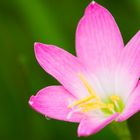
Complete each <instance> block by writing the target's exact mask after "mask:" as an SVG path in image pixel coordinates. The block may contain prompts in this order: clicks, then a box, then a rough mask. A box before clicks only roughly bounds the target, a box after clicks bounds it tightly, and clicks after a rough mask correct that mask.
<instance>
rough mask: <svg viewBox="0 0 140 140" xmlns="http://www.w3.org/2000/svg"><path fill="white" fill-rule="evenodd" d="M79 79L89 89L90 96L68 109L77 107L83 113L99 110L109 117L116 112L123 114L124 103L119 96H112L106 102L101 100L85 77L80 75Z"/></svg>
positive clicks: (74, 103) (72, 104)
mask: <svg viewBox="0 0 140 140" xmlns="http://www.w3.org/2000/svg"><path fill="white" fill-rule="evenodd" d="M79 78H80V80H81V81H82V83H83V85H84V86H85V88H86V89H87V91H88V93H89V96H87V97H85V98H82V99H79V100H77V101H75V102H73V103H71V104H70V105H69V106H68V108H73V107H76V108H77V109H78V110H80V111H81V112H83V113H85V112H90V111H93V110H97V109H98V110H101V111H102V112H103V113H105V114H108V115H110V114H114V113H115V112H122V110H123V108H124V103H123V101H122V99H121V98H120V97H119V96H118V95H111V96H110V97H108V98H106V99H105V100H101V98H100V97H99V96H98V95H97V94H96V93H95V92H94V90H93V88H92V86H91V85H90V84H89V83H88V81H87V80H86V79H85V78H84V76H83V75H81V74H79Z"/></svg>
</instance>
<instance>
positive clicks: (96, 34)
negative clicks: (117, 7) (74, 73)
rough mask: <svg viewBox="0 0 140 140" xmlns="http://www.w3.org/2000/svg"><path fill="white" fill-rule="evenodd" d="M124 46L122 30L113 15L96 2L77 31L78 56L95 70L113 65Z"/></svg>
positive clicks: (91, 5) (83, 18) (89, 7)
mask: <svg viewBox="0 0 140 140" xmlns="http://www.w3.org/2000/svg"><path fill="white" fill-rule="evenodd" d="M123 47H124V45H123V41H122V37H121V34H120V31H119V29H118V27H117V24H116V22H115V20H114V18H113V17H112V15H111V14H110V13H109V11H107V9H105V8H103V7H102V6H100V5H99V4H97V3H96V2H92V3H90V4H89V6H88V7H87V8H86V10H85V14H84V16H83V17H82V19H81V20H80V22H79V24H78V27H77V31H76V49H77V55H78V57H79V58H80V59H81V60H82V61H83V62H84V63H85V64H87V65H88V66H89V67H92V68H93V70H94V71H95V70H97V71H98V69H100V68H101V67H109V68H110V67H112V65H113V66H114V65H116V63H114V61H115V60H116V57H117V55H118V54H119V52H120V50H121V49H122V48H123Z"/></svg>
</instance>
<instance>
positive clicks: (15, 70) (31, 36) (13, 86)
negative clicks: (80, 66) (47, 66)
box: [0, 0, 140, 140]
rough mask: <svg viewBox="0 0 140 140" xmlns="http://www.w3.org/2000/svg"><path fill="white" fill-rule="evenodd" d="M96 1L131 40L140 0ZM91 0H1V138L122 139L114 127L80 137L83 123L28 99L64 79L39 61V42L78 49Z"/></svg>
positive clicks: (133, 124)
mask: <svg viewBox="0 0 140 140" xmlns="http://www.w3.org/2000/svg"><path fill="white" fill-rule="evenodd" d="M96 1H97V2H99V3H100V4H102V5H103V6H105V7H106V8H107V9H109V10H110V12H111V13H112V14H113V16H114V17H115V19H116V21H117V23H118V25H119V27H120V29H121V32H122V35H123V38H124V41H125V43H126V42H127V41H128V40H129V39H130V38H131V37H132V36H133V35H134V34H135V33H136V32H137V31H138V30H139V28H140V1H139V0H133V1H132V0H96ZM89 2H90V0H69V1H66V0H59V1H57V0H4V1H2V0H1V1H0V89H1V93H0V96H1V98H0V99H1V101H0V107H1V111H0V112H1V113H0V138H1V139H3V140H32V139H33V140H57V139H60V140H84V139H87V140H92V139H94V140H104V139H106V140H112V139H113V140H118V138H117V137H116V136H115V134H113V132H112V131H111V130H110V129H109V127H106V128H105V129H103V130H102V131H101V132H99V133H98V134H96V135H93V136H91V137H88V138H77V135H76V129H77V126H78V125H77V124H73V123H66V122H61V121H56V120H51V121H47V119H45V117H43V116H41V115H40V114H38V113H36V112H35V111H33V110H32V109H31V108H30V107H29V105H28V99H29V97H30V96H31V95H32V94H35V93H36V92H37V91H38V90H39V89H41V88H43V87H45V86H48V85H53V84H58V83H57V81H55V79H53V78H52V77H51V76H49V75H47V74H46V73H45V72H44V71H43V70H42V69H41V68H40V66H39V65H38V63H37V62H36V60H35V57H34V50H33V44H34V42H36V41H37V42H43V43H51V44H57V45H58V46H61V47H63V48H64V49H65V50H67V51H69V52H71V53H73V54H74V53H75V50H74V49H75V48H74V44H75V29H76V26H77V23H78V21H79V19H80V17H81V16H82V14H83V11H84V9H85V7H86V6H87V4H88V3H89ZM139 120H140V119H139V114H137V115H136V116H134V117H133V118H131V119H129V121H128V122H129V127H130V130H131V132H132V135H133V137H134V140H139V139H140V134H139V132H138V131H139V130H140V123H139V122H140V121H139ZM135 131H137V133H135ZM136 134H137V135H136Z"/></svg>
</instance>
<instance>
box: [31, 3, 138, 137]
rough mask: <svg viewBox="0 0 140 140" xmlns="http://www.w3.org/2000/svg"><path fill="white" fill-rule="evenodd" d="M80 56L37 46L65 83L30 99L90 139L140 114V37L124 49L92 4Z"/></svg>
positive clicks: (83, 24) (106, 16)
mask: <svg viewBox="0 0 140 140" xmlns="http://www.w3.org/2000/svg"><path fill="white" fill-rule="evenodd" d="M76 54H77V57H75V56H73V55H71V54H70V53H68V52H66V51H65V50H63V49H61V48H58V47H56V46H54V45H45V44H42V43H35V55H36V58H37V61H38V62H39V64H40V65H41V67H42V68H43V69H44V70H45V71H46V72H47V73H49V74H51V75H52V76H53V77H55V78H56V79H57V80H58V81H59V82H60V83H61V85H60V86H49V87H46V88H44V89H42V90H40V91H39V92H38V93H37V95H35V96H32V97H31V98H30V101H29V104H30V105H31V107H32V108H33V109H35V110H36V111H38V112H40V113H41V114H43V115H45V116H48V117H50V118H54V119H58V120H64V121H69V122H78V123H79V127H78V135H79V136H88V135H91V134H94V133H96V132H98V131H99V130H101V129H102V128H103V127H105V126H106V125H108V124H109V123H111V122H112V121H117V122H121V121H124V120H126V119H128V118H129V117H131V116H132V115H133V114H134V113H136V112H138V111H139V109H140V84H139V76H140V32H138V33H137V34H136V35H135V36H134V37H133V38H132V39H131V41H129V43H128V44H127V45H126V47H124V44H123V40H122V37H121V33H120V31H119V29H118V27H117V24H116V23H115V20H114V18H113V17H112V15H111V14H110V13H109V12H108V11H107V10H106V9H105V8H103V7H102V6H100V5H99V4H97V3H95V2H92V3H90V4H89V5H88V7H87V8H86V10H85V13H84V16H83V17H82V18H81V20H80V22H79V24H78V27H77V30H76Z"/></svg>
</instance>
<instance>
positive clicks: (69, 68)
mask: <svg viewBox="0 0 140 140" xmlns="http://www.w3.org/2000/svg"><path fill="white" fill-rule="evenodd" d="M35 55H36V59H37V60H38V62H39V64H40V65H41V66H42V68H43V69H44V70H45V71H46V72H48V73H49V74H51V75H52V76H54V77H55V78H56V79H57V80H58V81H59V82H60V83H61V84H62V85H63V86H64V87H65V88H66V89H67V90H68V91H69V92H70V93H72V94H73V95H74V96H76V97H80V98H82V97H85V95H86V93H87V90H86V89H85V88H84V86H83V84H82V82H81V80H80V78H79V77H78V74H79V73H83V70H82V69H83V67H82V66H81V64H80V63H79V62H78V60H77V58H76V57H75V56H73V55H71V54H70V53H68V52H66V51H65V50H63V49H61V48H58V47H56V46H53V45H45V44H41V43H35ZM87 94H88V93H87Z"/></svg>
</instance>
